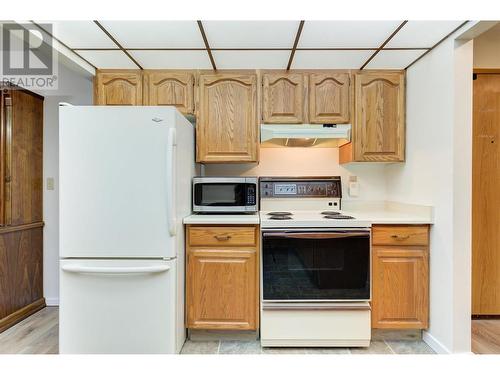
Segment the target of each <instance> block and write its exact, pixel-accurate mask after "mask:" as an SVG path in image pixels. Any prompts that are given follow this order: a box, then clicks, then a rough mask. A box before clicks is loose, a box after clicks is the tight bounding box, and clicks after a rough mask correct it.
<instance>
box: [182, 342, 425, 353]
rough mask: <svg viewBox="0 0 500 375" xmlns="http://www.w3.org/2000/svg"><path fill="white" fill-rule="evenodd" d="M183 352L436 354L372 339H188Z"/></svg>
mask: <svg viewBox="0 0 500 375" xmlns="http://www.w3.org/2000/svg"><path fill="white" fill-rule="evenodd" d="M181 354H434V351H433V350H432V349H431V348H430V347H429V346H428V345H427V344H426V343H425V342H423V341H420V340H418V341H407V340H380V341H375V340H374V341H372V343H371V345H370V347H368V348H262V347H261V346H260V343H259V341H257V340H254V341H186V343H185V344H184V347H183V348H182V352H181Z"/></svg>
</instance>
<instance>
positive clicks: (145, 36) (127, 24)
mask: <svg viewBox="0 0 500 375" xmlns="http://www.w3.org/2000/svg"><path fill="white" fill-rule="evenodd" d="M101 24H102V25H103V26H104V27H105V28H106V30H108V31H109V33H110V34H111V35H113V37H114V38H115V39H116V40H117V41H118V42H119V43H120V44H121V45H122V46H123V48H205V44H204V43H203V38H202V37H201V33H200V29H199V28H198V24H197V23H196V21H102V22H101Z"/></svg>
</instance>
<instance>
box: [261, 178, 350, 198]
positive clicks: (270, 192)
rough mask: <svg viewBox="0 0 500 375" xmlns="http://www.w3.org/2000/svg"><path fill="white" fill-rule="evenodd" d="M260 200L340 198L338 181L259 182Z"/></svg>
mask: <svg viewBox="0 0 500 375" xmlns="http://www.w3.org/2000/svg"><path fill="white" fill-rule="evenodd" d="M260 196H261V198H307V197H311V198H323V197H324V198H341V196H342V192H341V185H340V179H331V180H316V181H315V180H271V179H262V180H261V181H260Z"/></svg>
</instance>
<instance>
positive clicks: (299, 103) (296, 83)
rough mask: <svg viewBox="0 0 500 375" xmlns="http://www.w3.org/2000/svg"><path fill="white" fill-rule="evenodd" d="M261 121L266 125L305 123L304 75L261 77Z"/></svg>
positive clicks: (275, 74) (266, 75)
mask: <svg viewBox="0 0 500 375" xmlns="http://www.w3.org/2000/svg"><path fill="white" fill-rule="evenodd" d="M262 85H263V90H262V107H263V108H262V120H263V121H264V123H268V124H291V123H292V124H300V123H303V122H305V116H304V114H305V111H304V104H305V103H304V102H305V98H306V94H305V92H304V89H305V85H304V75H303V74H301V73H290V74H288V73H264V74H263V75H262Z"/></svg>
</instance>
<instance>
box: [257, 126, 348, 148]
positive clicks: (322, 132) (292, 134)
mask: <svg viewBox="0 0 500 375" xmlns="http://www.w3.org/2000/svg"><path fill="white" fill-rule="evenodd" d="M350 140H351V125H350V124H338V125H334V124H324V125H318V124H279V125H269V124H262V125H261V126H260V142H261V144H262V146H264V147H338V146H339V145H341V144H344V143H347V142H350Z"/></svg>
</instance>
